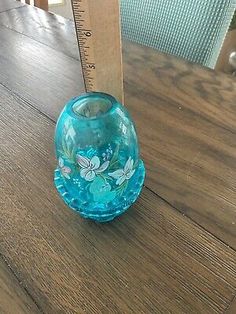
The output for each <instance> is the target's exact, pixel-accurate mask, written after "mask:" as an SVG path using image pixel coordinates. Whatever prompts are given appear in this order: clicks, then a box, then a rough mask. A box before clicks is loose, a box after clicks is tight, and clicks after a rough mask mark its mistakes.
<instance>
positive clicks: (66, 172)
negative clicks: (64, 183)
mask: <svg viewBox="0 0 236 314" xmlns="http://www.w3.org/2000/svg"><path fill="white" fill-rule="evenodd" d="M59 169H60V171H61V174H62V175H63V177H65V178H66V179H70V173H71V168H70V167H67V166H65V165H64V160H63V159H62V158H61V157H59Z"/></svg>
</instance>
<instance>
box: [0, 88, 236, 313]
mask: <svg viewBox="0 0 236 314" xmlns="http://www.w3.org/2000/svg"><path fill="white" fill-rule="evenodd" d="M0 94H1V98H0V105H1V108H2V109H1V111H0V136H1V138H0V141H1V151H0V154H1V163H0V187H1V195H2V197H1V200H0V202H1V204H0V205H1V206H0V208H1V209H0V210H1V220H0V238H1V250H2V252H3V254H4V256H5V257H6V259H7V261H8V263H9V264H11V267H12V269H13V270H14V271H15V273H16V274H17V277H18V278H19V279H20V280H21V281H22V284H23V286H24V287H25V289H27V290H28V291H30V292H31V295H32V296H33V298H34V299H35V300H37V302H38V304H39V306H40V308H41V309H42V310H43V311H44V312H46V313H65V312H66V313H82V312H85V313H114V312H115V313H223V311H224V310H225V309H226V308H228V306H229V304H230V301H231V300H232V298H233V295H234V293H235V289H236V269H235V260H236V253H235V252H234V251H233V250H232V249H231V248H229V247H228V246H226V245H224V244H223V243H222V242H221V241H219V240H217V239H216V238H215V237H213V236H212V235H211V234H209V233H208V232H206V231H204V230H203V229H201V228H199V226H197V225H196V224H194V223H193V222H192V221H191V220H189V219H188V218H186V217H184V216H183V215H181V214H180V213H178V212H177V211H175V210H174V209H173V208H171V207H170V206H169V205H168V204H167V203H166V202H164V201H162V200H161V199H160V198H159V197H157V196H156V195H155V194H154V193H153V192H151V191H150V190H149V189H147V188H144V190H143V193H142V195H141V197H140V199H139V201H138V202H137V203H136V204H135V205H134V206H133V207H132V209H130V210H129V211H128V213H127V214H126V215H124V216H122V217H121V218H120V219H117V220H115V221H114V222H112V223H110V224H95V223H93V222H90V221H86V220H82V219H81V218H80V217H79V215H77V214H76V213H73V212H72V211H71V210H69V209H68V208H66V207H65V206H64V204H63V203H62V201H61V200H60V198H59V196H58V195H57V192H56V190H55V188H54V186H53V169H54V167H55V160H54V158H53V133H54V127H55V125H54V123H53V122H52V121H50V120H49V119H48V118H47V117H45V116H43V115H42V114H40V113H39V112H37V111H36V110H35V109H34V108H30V107H29V106H28V104H27V103H25V101H23V100H21V99H20V98H19V97H18V96H16V95H15V94H14V93H9V91H7V90H6V88H3V87H0Z"/></svg>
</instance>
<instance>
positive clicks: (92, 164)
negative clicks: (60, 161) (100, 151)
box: [76, 155, 109, 181]
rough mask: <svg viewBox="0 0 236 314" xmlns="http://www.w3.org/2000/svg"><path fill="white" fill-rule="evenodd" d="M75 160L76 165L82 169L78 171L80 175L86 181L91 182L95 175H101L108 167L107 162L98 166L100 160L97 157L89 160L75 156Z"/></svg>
mask: <svg viewBox="0 0 236 314" xmlns="http://www.w3.org/2000/svg"><path fill="white" fill-rule="evenodd" d="M76 158H77V162H78V164H79V165H80V167H81V168H82V169H81V170H80V175H81V177H82V178H84V179H85V180H86V181H93V180H94V178H95V176H96V175H97V174H99V173H102V172H103V171H105V170H106V169H107V167H108V166H109V161H105V162H104V163H103V164H102V165H101V166H100V160H99V158H98V157H97V156H94V157H93V158H91V159H89V158H87V157H84V156H81V155H77V156H76Z"/></svg>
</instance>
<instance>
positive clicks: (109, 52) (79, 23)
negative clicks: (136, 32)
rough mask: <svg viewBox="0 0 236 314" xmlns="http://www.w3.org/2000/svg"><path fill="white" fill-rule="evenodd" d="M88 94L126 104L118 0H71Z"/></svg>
mask: <svg viewBox="0 0 236 314" xmlns="http://www.w3.org/2000/svg"><path fill="white" fill-rule="evenodd" d="M71 3H72V9H73V14H74V21H75V28H76V34H77V39H78V45H79V51H80V59H81V65H82V71H83V77H84V82H85V89H86V91H87V92H91V91H101V92H105V93H108V94H111V95H113V96H114V97H115V98H116V99H117V100H119V101H120V102H121V103H123V69H122V51H121V34H120V11H119V0H71Z"/></svg>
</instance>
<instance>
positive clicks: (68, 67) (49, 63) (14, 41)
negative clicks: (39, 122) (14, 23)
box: [0, 26, 84, 117]
mask: <svg viewBox="0 0 236 314" xmlns="http://www.w3.org/2000/svg"><path fill="white" fill-rule="evenodd" d="M0 42H1V48H0V69H1V71H0V82H1V83H2V84H3V85H5V86H6V87H7V88H9V89H10V90H14V92H15V93H17V94H19V95H21V97H22V98H24V99H26V100H27V101H28V102H29V103H30V105H33V106H35V107H37V108H38V109H39V110H41V111H43V112H45V113H46V114H47V115H49V116H50V117H55V115H56V116H58V115H59V113H60V111H61V109H62V107H63V106H64V104H65V102H66V101H68V99H70V98H72V97H74V96H76V95H78V94H81V93H83V92H84V84H83V79H82V72H81V65H80V63H79V62H77V61H75V60H74V59H73V58H70V57H68V56H66V55H64V54H62V53H61V52H58V51H56V50H53V49H52V48H50V47H48V46H45V45H42V44H41V43H38V42H36V41H35V40H33V39H30V38H28V37H26V36H23V35H21V34H19V33H16V32H13V31H11V30H10V29H8V28H6V27H4V26H0ZM26 54H27V57H26ZM39 55H40V58H39V57H38V56H39Z"/></svg>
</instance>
